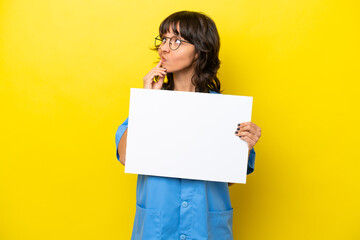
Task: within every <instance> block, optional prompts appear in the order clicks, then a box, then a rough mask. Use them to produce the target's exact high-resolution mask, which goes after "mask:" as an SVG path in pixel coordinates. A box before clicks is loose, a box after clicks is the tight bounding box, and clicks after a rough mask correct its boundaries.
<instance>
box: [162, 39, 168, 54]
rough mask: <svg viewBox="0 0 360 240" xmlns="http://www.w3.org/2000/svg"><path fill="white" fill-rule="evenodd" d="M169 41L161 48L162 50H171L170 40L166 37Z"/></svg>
mask: <svg viewBox="0 0 360 240" xmlns="http://www.w3.org/2000/svg"><path fill="white" fill-rule="evenodd" d="M166 40H167V41H166V42H165V43H164V44H163V45H162V46H161V47H160V48H159V50H160V51H161V52H170V40H169V39H166Z"/></svg>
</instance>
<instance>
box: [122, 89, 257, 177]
mask: <svg viewBox="0 0 360 240" xmlns="http://www.w3.org/2000/svg"><path fill="white" fill-rule="evenodd" d="M252 101H253V98H252V97H247V96H235V95H226V94H211V93H199V92H183V91H170V90H154V89H142V88H131V89H130V107H129V125H128V135H127V146H126V164H125V173H133V174H142V175H153V176H163V177H175V178H186V179H195V180H207V181H219V182H233V183H246V176H247V175H246V174H247V164H248V151H249V149H248V145H247V143H246V141H244V140H242V139H241V138H239V137H238V136H236V135H235V131H236V128H237V124H238V123H241V122H250V121H251V110H252Z"/></svg>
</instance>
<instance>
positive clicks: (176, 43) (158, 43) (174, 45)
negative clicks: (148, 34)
mask: <svg viewBox="0 0 360 240" xmlns="http://www.w3.org/2000/svg"><path fill="white" fill-rule="evenodd" d="M167 39H170V41H169V47H170V49H171V50H176V49H178V48H179V47H180V45H181V43H183V42H186V43H190V42H188V41H185V40H182V39H180V38H179V37H177V36H172V37H171V38H169V37H161V36H160V35H159V36H157V37H156V38H155V47H156V48H160V47H162V46H164V45H165V43H166V40H167ZM190 44H191V43H190Z"/></svg>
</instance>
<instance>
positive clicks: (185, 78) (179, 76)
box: [173, 68, 195, 92]
mask: <svg viewBox="0 0 360 240" xmlns="http://www.w3.org/2000/svg"><path fill="white" fill-rule="evenodd" d="M193 75H194V69H192V68H189V69H186V70H183V71H181V72H174V73H173V77H174V91H183V92H195V86H194V85H193V84H192V83H191V77H192V76H193Z"/></svg>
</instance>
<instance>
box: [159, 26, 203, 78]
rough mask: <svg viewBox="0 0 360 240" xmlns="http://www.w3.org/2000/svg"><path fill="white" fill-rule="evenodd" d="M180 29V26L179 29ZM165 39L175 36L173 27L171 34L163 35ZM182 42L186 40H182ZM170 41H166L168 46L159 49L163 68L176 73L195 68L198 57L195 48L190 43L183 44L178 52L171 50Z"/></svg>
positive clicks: (170, 30)
mask: <svg viewBox="0 0 360 240" xmlns="http://www.w3.org/2000/svg"><path fill="white" fill-rule="evenodd" d="M177 29H179V25H178V28H177ZM163 36H164V37H169V38H171V37H172V36H175V34H174V33H173V31H172V29H171V27H170V29H169V32H168V33H166V34H164V35H163ZM181 39H182V40H185V39H183V38H181ZM169 42H170V40H169V39H166V44H164V45H163V46H162V47H160V48H159V50H158V53H159V56H160V57H161V58H162V62H163V63H162V67H163V68H166V71H167V72H170V73H176V72H180V71H183V70H185V71H186V70H189V69H191V68H192V67H193V61H194V58H195V57H196V56H197V55H196V53H195V46H194V45H193V44H190V43H185V42H182V43H181V45H180V47H179V48H178V49H176V50H171V49H170V46H169Z"/></svg>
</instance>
